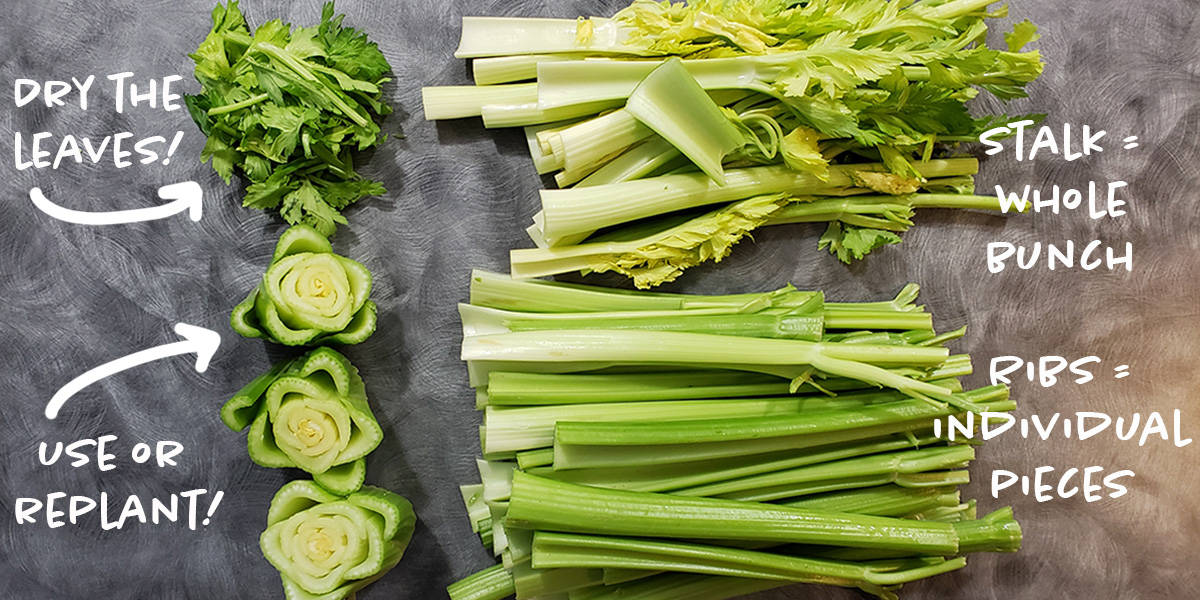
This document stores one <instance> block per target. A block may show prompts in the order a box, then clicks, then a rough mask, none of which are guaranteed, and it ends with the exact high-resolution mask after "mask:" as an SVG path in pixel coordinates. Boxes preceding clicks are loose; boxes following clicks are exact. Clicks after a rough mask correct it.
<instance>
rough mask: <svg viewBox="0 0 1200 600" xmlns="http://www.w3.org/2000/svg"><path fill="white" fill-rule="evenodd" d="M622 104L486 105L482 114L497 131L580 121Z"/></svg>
mask: <svg viewBox="0 0 1200 600" xmlns="http://www.w3.org/2000/svg"><path fill="white" fill-rule="evenodd" d="M514 85H537V84H514ZM622 104H623V103H622V102H621V101H619V100H617V101H613V100H602V101H599V102H585V103H583V104H572V105H571V106H562V107H558V108H547V109H543V108H540V107H539V106H538V105H537V102H522V103H512V104H485V105H483V108H482V109H481V110H480V112H481V113H482V115H481V116H482V117H483V126H484V127H486V128H488V129H495V128H500V127H527V126H529V125H540V124H542V123H553V122H556V121H566V120H569V119H579V118H582V117H589V116H592V115H595V114H597V113H601V112H604V111H606V110H610V109H613V108H619V107H620V106H621V105H622Z"/></svg>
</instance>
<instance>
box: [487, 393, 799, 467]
mask: <svg viewBox="0 0 1200 600" xmlns="http://www.w3.org/2000/svg"><path fill="white" fill-rule="evenodd" d="M804 405H805V400H804V399H803V398H801V397H795V396H793V397H788V396H782V397H777V398H761V399H758V398H744V399H743V398H739V399H732V400H669V401H662V402H622V403H619V404H567V405H559V406H513V407H509V406H489V407H487V408H486V409H485V410H484V417H483V418H484V423H485V425H486V433H485V434H484V436H483V453H484V454H486V455H493V454H504V453H508V452H516V451H520V450H532V449H536V448H546V447H550V446H553V445H554V428H555V423H557V422H560V421H567V420H582V421H588V422H601V421H608V420H615V421H651V422H663V421H677V420H680V421H682V420H699V419H719V418H722V417H733V416H740V415H758V416H762V417H767V416H772V415H779V416H785V415H794V414H795V413H796V412H797V411H799V410H801V409H802V407H803V406H804Z"/></svg>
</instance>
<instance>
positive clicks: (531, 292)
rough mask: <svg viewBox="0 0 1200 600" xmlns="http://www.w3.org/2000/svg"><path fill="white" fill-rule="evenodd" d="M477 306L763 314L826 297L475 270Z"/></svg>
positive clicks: (550, 310) (474, 299)
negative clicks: (704, 291) (629, 285)
mask: <svg viewBox="0 0 1200 600" xmlns="http://www.w3.org/2000/svg"><path fill="white" fill-rule="evenodd" d="M470 296H471V298H470V300H471V304H475V305H478V306H487V307H490V308H500V309H504V310H515V311H524V312H542V313H561V312H618V311H635V310H694V309H711V308H725V309H735V310H743V311H748V312H752V311H757V310H763V309H766V308H796V307H802V306H807V305H809V303H811V302H813V301H814V299H818V298H820V299H823V298H824V295H823V294H822V293H821V292H805V291H799V290H796V289H795V288H792V287H785V288H782V289H779V290H773V291H769V292H760V293H749V294H731V295H714V296H705V295H700V294H673V293H663V292H633V291H629V290H620V289H614V288H605V287H600V286H594V285H582V284H572V283H563V282H557V281H545V280H531V279H513V278H512V277H510V276H508V275H505V274H501V273H492V272H489V271H483V270H479V269H476V270H474V271H472V272H471V289H470Z"/></svg>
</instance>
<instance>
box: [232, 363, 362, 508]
mask: <svg viewBox="0 0 1200 600" xmlns="http://www.w3.org/2000/svg"><path fill="white" fill-rule="evenodd" d="M221 420H222V421H224V422H225V424H226V425H228V426H229V427H230V428H231V429H233V430H234V431H241V430H243V429H245V428H246V427H247V426H249V428H250V430H249V432H248V434H247V436H246V439H247V443H246V447H247V449H248V450H249V453H250V458H251V459H252V460H254V462H256V463H258V464H260V465H262V466H264V467H296V468H299V469H303V470H305V471H307V472H308V473H310V474H312V476H313V479H314V480H315V481H316V482H317V483H319V484H321V485H322V486H324V487H325V488H326V489H328V490H330V491H332V492H335V493H339V494H348V493H350V492H353V491H355V490H357V489H358V488H359V487H361V486H362V483H363V478H364V476H365V474H366V460H365V458H364V457H366V455H367V454H368V453H370V452H371V451H372V450H374V449H375V448H376V447H377V446H378V445H379V443H380V442H381V441H382V440H383V430H382V429H381V428H380V427H379V422H378V421H376V420H375V415H374V414H373V413H372V412H371V407H370V406H369V405H368V404H367V394H366V389H365V387H364V386H363V381H362V378H361V377H359V375H358V370H357V369H355V368H354V365H352V364H350V361H349V360H347V359H346V357H345V356H342V355H341V354H340V353H338V352H337V351H335V350H332V349H330V348H317V349H316V350H313V351H311V352H309V353H307V354H305V355H303V356H301V357H299V358H297V359H295V360H291V361H285V362H283V363H280V364H278V365H275V367H274V368H272V369H271V370H270V371H269V372H267V373H266V374H264V375H262V376H261V377H259V378H258V379H255V380H254V381H252V382H250V383H249V384H248V385H247V386H246V387H244V388H242V389H241V391H239V392H238V393H237V394H236V395H234V397H233V398H231V399H230V400H229V401H228V402H226V403H225V406H224V407H222V409H221Z"/></svg>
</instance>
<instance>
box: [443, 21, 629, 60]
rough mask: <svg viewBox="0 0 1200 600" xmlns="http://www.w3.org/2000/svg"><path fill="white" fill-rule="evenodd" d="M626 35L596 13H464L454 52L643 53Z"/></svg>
mask: <svg viewBox="0 0 1200 600" xmlns="http://www.w3.org/2000/svg"><path fill="white" fill-rule="evenodd" d="M581 29H582V31H581ZM627 38H628V35H627V32H625V31H624V30H623V29H622V28H621V27H620V25H619V24H618V23H617V22H615V21H613V20H611V19H604V18H599V17H592V18H591V19H587V20H585V21H580V20H577V19H542V18H524V17H463V20H462V37H461V38H460V39H459V44H458V49H457V50H455V51H454V56H455V58H486V57H493V56H515V55H525V54H556V53H562V52H587V53H592V54H633V55H639V54H645V53H646V51H645V50H641V49H639V48H637V47H636V46H634V45H631V44H629V43H628V39H627Z"/></svg>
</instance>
